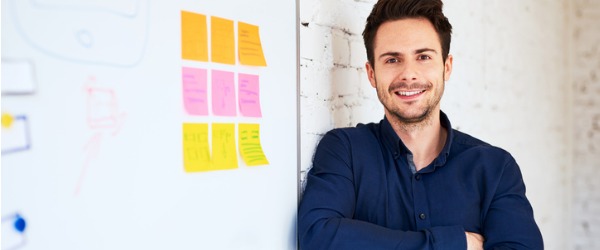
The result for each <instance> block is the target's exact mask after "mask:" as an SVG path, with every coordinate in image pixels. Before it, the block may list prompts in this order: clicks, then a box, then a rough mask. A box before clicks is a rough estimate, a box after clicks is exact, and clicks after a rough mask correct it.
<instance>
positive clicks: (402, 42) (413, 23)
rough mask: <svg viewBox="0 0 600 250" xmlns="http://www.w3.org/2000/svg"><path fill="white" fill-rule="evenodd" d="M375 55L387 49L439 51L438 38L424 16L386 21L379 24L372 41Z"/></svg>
mask: <svg viewBox="0 0 600 250" xmlns="http://www.w3.org/2000/svg"><path fill="white" fill-rule="evenodd" d="M373 45H374V52H375V56H377V55H378V54H380V53H386V52H389V51H396V52H403V51H405V50H406V51H413V50H415V49H422V48H430V49H434V50H436V51H440V52H441V43H440V38H439V36H438V34H437V32H436V31H435V28H434V27H433V24H431V22H429V20H427V19H425V18H406V19H400V20H393V21H387V22H384V23H382V24H381V26H379V29H377V34H376V35H375V41H374V44H373Z"/></svg>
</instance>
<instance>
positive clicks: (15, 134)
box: [2, 113, 31, 155]
mask: <svg viewBox="0 0 600 250" xmlns="http://www.w3.org/2000/svg"><path fill="white" fill-rule="evenodd" d="M30 148H31V134H30V132H29V121H28V120H27V116H25V115H12V114H10V113H3V114H2V155H7V154H11V153H16V152H19V151H25V150H29V149H30Z"/></svg>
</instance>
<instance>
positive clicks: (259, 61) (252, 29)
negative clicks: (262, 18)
mask: <svg viewBox="0 0 600 250" xmlns="http://www.w3.org/2000/svg"><path fill="white" fill-rule="evenodd" d="M238 56H239V58H240V64H242V65H249V66H267V62H266V61H265V55H264V54H263V49H262V44H261V43H260V34H259V33H258V26H256V25H252V24H247V23H243V22H238Z"/></svg>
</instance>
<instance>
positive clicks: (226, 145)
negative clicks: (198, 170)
mask: <svg viewBox="0 0 600 250" xmlns="http://www.w3.org/2000/svg"><path fill="white" fill-rule="evenodd" d="M212 152H213V153H212V164H213V169H219V170H221V169H234V168H237V167H238V161H237V154H236V145H235V125H234V124H233V123H214V124H213V125H212Z"/></svg>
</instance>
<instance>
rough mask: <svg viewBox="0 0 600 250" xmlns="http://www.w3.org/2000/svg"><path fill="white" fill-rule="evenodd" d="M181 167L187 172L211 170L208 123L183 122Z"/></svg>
mask: <svg viewBox="0 0 600 250" xmlns="http://www.w3.org/2000/svg"><path fill="white" fill-rule="evenodd" d="M183 169H184V170H185V172H188V173H191V172H201V171H209V170H212V168H211V161H210V149H209V148H208V124H206V123H184V124H183Z"/></svg>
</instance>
